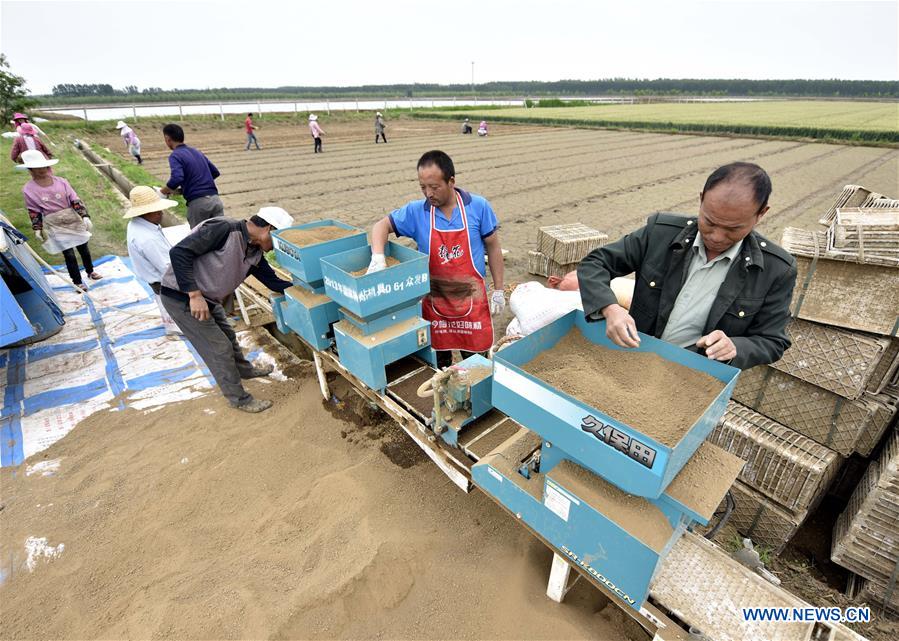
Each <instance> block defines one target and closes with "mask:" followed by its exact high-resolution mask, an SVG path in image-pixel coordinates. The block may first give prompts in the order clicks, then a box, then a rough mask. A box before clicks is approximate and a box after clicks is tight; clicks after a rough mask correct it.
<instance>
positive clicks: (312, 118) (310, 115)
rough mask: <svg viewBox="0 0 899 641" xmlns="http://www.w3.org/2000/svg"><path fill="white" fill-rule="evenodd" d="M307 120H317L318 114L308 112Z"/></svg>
mask: <svg viewBox="0 0 899 641" xmlns="http://www.w3.org/2000/svg"><path fill="white" fill-rule="evenodd" d="M309 120H311V121H315V120H318V116H316V115H315V114H309Z"/></svg>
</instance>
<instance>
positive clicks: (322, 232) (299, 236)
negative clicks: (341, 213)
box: [278, 225, 359, 247]
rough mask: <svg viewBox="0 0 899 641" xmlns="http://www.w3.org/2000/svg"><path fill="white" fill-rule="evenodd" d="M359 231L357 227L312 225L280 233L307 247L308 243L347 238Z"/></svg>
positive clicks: (297, 244) (285, 237)
mask: <svg viewBox="0 0 899 641" xmlns="http://www.w3.org/2000/svg"><path fill="white" fill-rule="evenodd" d="M358 233H359V230H357V229H344V228H343V227H338V226H337V225H322V226H321V227H310V228H308V229H287V230H285V231H282V232H281V233H280V234H278V235H279V236H280V237H281V238H283V239H284V240H286V241H287V242H290V243H293V244H294V245H296V246H297V247H305V246H306V245H315V244H316V243H323V242H325V241H327V240H337V239H338V238H346V237H347V236H352V235H353V234H358Z"/></svg>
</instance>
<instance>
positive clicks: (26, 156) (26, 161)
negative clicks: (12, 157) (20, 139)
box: [16, 149, 59, 169]
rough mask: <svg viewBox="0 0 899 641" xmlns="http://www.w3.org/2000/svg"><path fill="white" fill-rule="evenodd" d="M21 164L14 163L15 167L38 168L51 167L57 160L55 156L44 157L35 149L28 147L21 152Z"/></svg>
mask: <svg viewBox="0 0 899 641" xmlns="http://www.w3.org/2000/svg"><path fill="white" fill-rule="evenodd" d="M21 158H22V164H21V165H16V169H40V168H41V167H52V166H53V165H55V164H56V163H58V162H59V160H57V159H56V158H49V159H48V158H46V157H45V156H44V154H42V153H41V152H40V151H38V150H37V149H29V150H27V151H23V152H22V156H21Z"/></svg>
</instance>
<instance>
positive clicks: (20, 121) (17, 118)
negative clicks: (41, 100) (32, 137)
mask: <svg viewBox="0 0 899 641" xmlns="http://www.w3.org/2000/svg"><path fill="white" fill-rule="evenodd" d="M10 122H11V123H12V124H13V125H15V127H16V133H17V134H20V135H21V133H22V131H21V127H22V125H24V124H26V123H28V124H29V125H31V126H32V127H34V131H35V132H37V135H38V136H46V135H47V134H45V133H44V132H43V131H41V128H40V127H38V126H37V125H35V124H34V123H32V122H30V121H29V119H28V116H26V115H25V114H21V113H15V114H13V117H12V120H11V121H10Z"/></svg>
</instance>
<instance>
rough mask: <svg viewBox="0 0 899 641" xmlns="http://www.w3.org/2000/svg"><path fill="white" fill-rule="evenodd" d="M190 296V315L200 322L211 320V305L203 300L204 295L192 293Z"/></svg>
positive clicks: (197, 292)
mask: <svg viewBox="0 0 899 641" xmlns="http://www.w3.org/2000/svg"><path fill="white" fill-rule="evenodd" d="M189 296H190V315H191V316H193V317H194V318H196V319H197V320H198V321H206V320H209V304H208V303H207V302H206V299H205V298H203V294H201V293H200V292H199V291H195V292H191V293H190V294H189Z"/></svg>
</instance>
